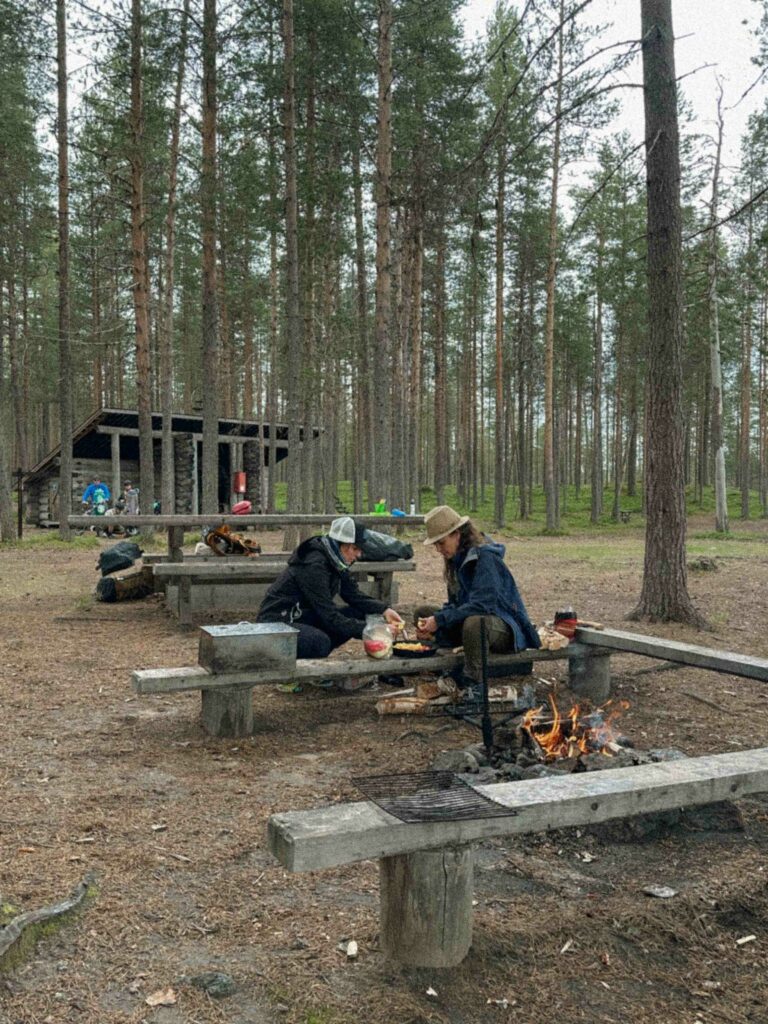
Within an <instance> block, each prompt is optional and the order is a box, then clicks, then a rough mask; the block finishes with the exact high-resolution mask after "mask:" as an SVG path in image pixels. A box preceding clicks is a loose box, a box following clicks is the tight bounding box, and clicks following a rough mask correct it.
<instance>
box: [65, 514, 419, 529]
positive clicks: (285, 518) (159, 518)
mask: <svg viewBox="0 0 768 1024" xmlns="http://www.w3.org/2000/svg"><path fill="white" fill-rule="evenodd" d="M338 518H339V516H338V513H335V514H332V515H331V514H317V515H315V514H314V513H313V514H312V515H305V514H302V513H294V512H285V513H275V514H271V513H270V514H269V515H253V516H233V515H228V514H220V513H217V514H213V513H212V514H211V515H191V514H190V515H186V514H185V515H173V516H171V515H163V514H160V515H156V516H155V515H151V516H149V515H139V516H120V522H121V523H122V524H125V525H127V526H155V527H157V529H158V530H167V529H168V528H169V527H171V526H182V527H184V529H188V530H190V531H191V530H200V529H202V527H203V526H222V525H224V524H225V523H226V524H227V525H228V526H235V527H239V528H240V529H244V528H245V527H246V526H255V527H267V526H276V527H278V528H283V527H285V526H328V525H330V523H332V522H333V520H334V519H338ZM354 518H355V521H356V522H359V523H362V524H363V526H368V527H370V528H371V529H372V530H375V529H377V527H380V526H419V527H423V526H424V517H423V516H374V515H361V516H355V517H354ZM67 522H68V523H69V525H70V526H91V525H92V523H93V517H92V516H82V515H74V516H68V517H67Z"/></svg>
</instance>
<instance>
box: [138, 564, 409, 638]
mask: <svg viewBox="0 0 768 1024" xmlns="http://www.w3.org/2000/svg"><path fill="white" fill-rule="evenodd" d="M286 560H287V554H286V558H285V559H278V558H267V559H262V558H260V557H256V558H249V557H247V556H245V555H242V556H240V559H239V561H237V562H235V561H234V560H232V559H227V560H226V561H225V560H224V559H223V558H222V559H220V560H218V559H210V558H195V557H194V556H192V557H191V558H186V559H184V561H182V562H171V561H166V562H160V563H156V564H154V565H153V566H152V572H153V574H154V577H155V579H156V580H157V581H158V582H159V583H161V584H162V585H164V586H165V587H166V588H167V587H168V585H169V584H170V585H171V586H174V585H175V586H177V587H178V615H179V622H180V623H181V624H182V625H188V624H189V623H190V622H191V621H192V612H193V590H194V589H195V588H200V587H203V588H205V587H212V586H220V585H222V584H224V585H231V584H244V585H247V584H251V585H252V586H253V585H256V586H258V585H261V586H262V587H263V589H264V590H266V588H267V587H268V586H269V584H270V583H273V582H274V581H275V580H276V579H277V577H278V576H279V575H280V573H281V572H282V571H283V570H284V569H285V566H286ZM415 568H416V563H415V562H412V561H409V560H406V559H397V560H396V561H389V562H364V561H358V562H354V563H353V564H352V565H351V566H350V567H349V572H350V573H351V575H353V576H355V577H358V578H359V577H363V578H364V577H366V576H370V577H372V579H373V586H372V594H371V596H372V597H375V598H376V600H378V601H383V602H384V603H385V604H390V603H391V601H392V586H393V576H394V574H395V573H396V572H413V571H414V570H415ZM261 596H262V597H263V594H262V595H261ZM168 597H169V596H168V593H167V590H166V600H167V603H168V605H169V607H171V606H172V605H173V604H174V603H175V601H171V600H169V599H168ZM206 603H207V604H208V605H209V606H211V605H213V603H214V602H213V600H211V599H210V598H209V600H208V601H207V602H206ZM259 603H260V599H259ZM216 607H240V605H238V603H237V600H236V599H235V600H233V601H229V600H227V601H225V602H224V604H223V605H221V604H217V605H216Z"/></svg>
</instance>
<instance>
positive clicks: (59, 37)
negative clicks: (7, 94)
mask: <svg viewBox="0 0 768 1024" xmlns="http://www.w3.org/2000/svg"><path fill="white" fill-rule="evenodd" d="M56 86H57V97H58V116H57V129H58V130H57V136H58V140H57V141H58V165H59V212H58V226H59V255H58V266H59V441H60V444H61V462H60V465H59V497H58V504H59V510H58V517H59V536H60V537H61V539H62V540H69V538H70V535H71V534H70V528H69V523H68V522H67V518H68V516H70V515H71V514H72V461H73V460H72V353H71V348H70V336H69V332H70V295H69V104H68V97H67V11H66V0H56Z"/></svg>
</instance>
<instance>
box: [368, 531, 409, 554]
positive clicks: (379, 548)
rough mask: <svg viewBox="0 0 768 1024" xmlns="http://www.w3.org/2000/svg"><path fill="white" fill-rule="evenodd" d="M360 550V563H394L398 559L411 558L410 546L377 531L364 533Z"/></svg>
mask: <svg viewBox="0 0 768 1024" xmlns="http://www.w3.org/2000/svg"><path fill="white" fill-rule="evenodd" d="M362 549H363V555H362V558H361V559H360V561H361V562H396V561H397V560H398V559H400V558H413V548H412V547H411V545H410V544H406V543H405V542H404V541H402V540H398V539H397V537H390V536H389V534H388V533H379V532H378V531H377V530H366V531H365V536H364V537H363V543H362Z"/></svg>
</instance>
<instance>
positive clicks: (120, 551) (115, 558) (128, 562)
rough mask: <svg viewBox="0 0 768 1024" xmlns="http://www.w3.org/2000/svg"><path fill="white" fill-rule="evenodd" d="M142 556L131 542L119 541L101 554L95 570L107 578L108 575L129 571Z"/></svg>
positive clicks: (140, 551)
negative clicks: (122, 570) (98, 570)
mask: <svg viewBox="0 0 768 1024" xmlns="http://www.w3.org/2000/svg"><path fill="white" fill-rule="evenodd" d="M142 554H143V552H142V550H141V548H140V547H139V545H138V544H134V542H133V541H132V540H120V541H118V542H117V544H113V545H112V547H111V548H107V549H106V550H105V551H102V552H101V554H100V555H99V560H98V562H97V563H96V568H97V569H100V570H101V575H102V576H109V574H110V573H113V572H119V571H120V570H121V569H130V567H131V566H132V565H133V563H134V562H135V561H136V559H137V558H141V556H142Z"/></svg>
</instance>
